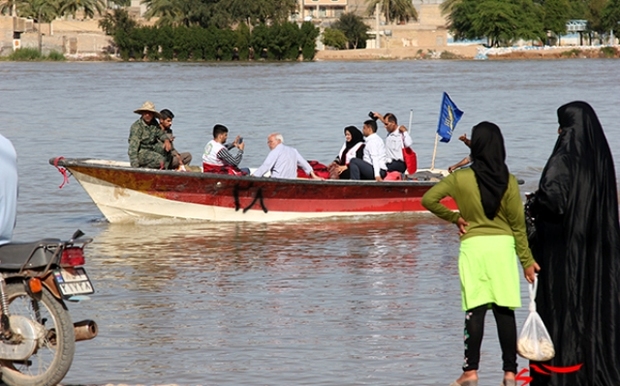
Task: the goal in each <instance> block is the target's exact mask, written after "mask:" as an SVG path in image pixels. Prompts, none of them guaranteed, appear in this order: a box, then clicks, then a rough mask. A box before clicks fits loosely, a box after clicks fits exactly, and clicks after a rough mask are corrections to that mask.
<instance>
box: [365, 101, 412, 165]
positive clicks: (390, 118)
mask: <svg viewBox="0 0 620 386" xmlns="http://www.w3.org/2000/svg"><path fill="white" fill-rule="evenodd" d="M374 115H375V117H377V118H379V120H380V121H381V122H383V125H384V126H385V130H386V131H387V132H388V135H387V137H386V138H385V151H386V154H385V156H386V160H385V162H386V164H385V166H386V167H387V171H388V172H392V171H397V172H400V173H405V172H406V171H407V164H406V163H405V159H404V157H403V148H405V147H411V145H412V144H413V140H412V139H411V136H410V135H409V132H408V131H407V128H406V127H405V126H403V125H400V126H399V125H398V120H397V119H396V116H395V115H394V114H392V113H386V114H385V115H384V116H382V115H381V114H379V113H374Z"/></svg>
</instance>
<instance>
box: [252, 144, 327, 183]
mask: <svg viewBox="0 0 620 386" xmlns="http://www.w3.org/2000/svg"><path fill="white" fill-rule="evenodd" d="M283 142H284V138H283V137H282V134H279V133H273V134H270V135H269V137H267V146H269V149H271V151H270V152H269V154H268V155H267V158H266V159H265V162H263V164H262V165H261V166H260V167H259V168H258V169H256V170H255V171H254V173H252V176H254V177H262V176H263V175H264V174H265V173H267V172H271V177H273V178H289V179H295V178H297V166H300V167H301V168H302V169H303V170H304V172H306V173H307V174H309V175H310V177H311V178H314V179H319V180H322V178H321V177H319V176H317V175H316V174H315V173H314V170H313V169H312V166H310V164H309V163H308V161H306V160H305V159H304V158H303V157H302V156H301V154H299V152H298V151H297V149H295V148H292V147H290V146H286V145H284V143H283Z"/></svg>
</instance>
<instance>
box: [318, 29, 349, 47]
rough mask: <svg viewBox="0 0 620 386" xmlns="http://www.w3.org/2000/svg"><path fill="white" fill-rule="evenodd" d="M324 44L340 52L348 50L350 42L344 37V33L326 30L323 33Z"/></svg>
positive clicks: (336, 30)
mask: <svg viewBox="0 0 620 386" xmlns="http://www.w3.org/2000/svg"><path fill="white" fill-rule="evenodd" d="M322 42H323V44H325V45H326V46H329V47H334V48H337V49H339V50H344V49H345V48H347V45H348V43H349V41H348V40H347V37H346V36H344V32H342V31H341V30H339V29H335V28H325V30H324V31H323V39H322Z"/></svg>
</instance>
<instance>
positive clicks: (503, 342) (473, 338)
mask: <svg viewBox="0 0 620 386" xmlns="http://www.w3.org/2000/svg"><path fill="white" fill-rule="evenodd" d="M488 308H489V305H488V304H483V305H481V306H479V307H476V308H472V309H471V310H467V311H466V312H465V332H464V336H465V342H464V343H465V360H464V364H463V371H469V370H478V364H479V362H480V346H481V345H482V336H483V335H484V316H485V315H486V313H487V309H488ZM492 308H493V315H494V316H495V323H496V324H497V334H498V336H499V345H500V346H501V348H502V360H503V362H504V363H503V366H502V370H504V371H511V372H513V373H515V374H516V373H517V323H516V321H515V312H514V311H513V310H511V309H510V308H508V307H501V306H498V305H497V304H494V303H493V304H492Z"/></svg>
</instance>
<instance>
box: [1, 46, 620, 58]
mask: <svg viewBox="0 0 620 386" xmlns="http://www.w3.org/2000/svg"><path fill="white" fill-rule="evenodd" d="M602 58H606V59H619V58H620V46H563V47H548V46H546V47H531V46H524V47H499V48H486V47H484V46H481V45H449V46H445V47H415V48H402V49H401V48H386V49H358V50H321V51H317V52H316V54H315V56H314V58H313V61H370V60H540V59H602ZM0 61H16V62H24V61H31V62H34V61H50V62H52V61H53V62H59V61H66V62H81V61H93V62H95V61H101V62H104V61H114V62H116V61H119V62H120V61H125V60H123V59H122V58H120V57H116V56H114V55H111V54H96V55H94V54H93V55H66V54H62V53H60V52H58V51H51V52H49V54H47V55H45V54H41V53H40V52H39V51H38V50H37V49H34V48H22V49H19V50H16V51H15V52H13V53H12V54H11V55H9V56H6V57H2V58H0ZM130 61H137V62H140V61H142V62H149V61H166V62H219V61H218V60H190V59H188V60H178V59H173V60H161V59H160V60H152V59H149V58H144V59H143V60H136V59H130ZM253 61H255V62H261V61H265V62H271V61H272V60H269V59H267V60H263V59H255V60H253ZM222 62H232V60H222Z"/></svg>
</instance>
